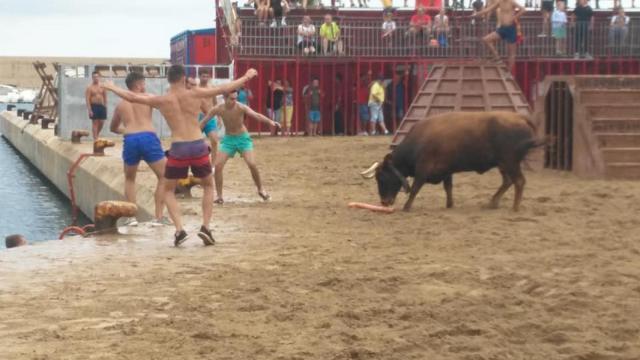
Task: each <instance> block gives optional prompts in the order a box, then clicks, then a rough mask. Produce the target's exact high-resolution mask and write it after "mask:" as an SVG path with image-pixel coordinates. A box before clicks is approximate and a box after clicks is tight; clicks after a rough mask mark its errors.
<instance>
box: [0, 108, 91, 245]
mask: <svg viewBox="0 0 640 360" xmlns="http://www.w3.org/2000/svg"><path fill="white" fill-rule="evenodd" d="M18 105H19V108H24V109H31V108H32V105H31V104H18ZM5 109H6V104H1V103H0V112H2V111H4V110H5ZM0 174H2V177H1V179H2V180H0V249H4V247H5V246H4V238H5V236H7V235H10V234H22V235H24V236H25V237H26V238H27V240H29V242H31V243H33V242H38V241H43V240H53V239H57V238H58V235H59V234H60V231H61V230H62V229H63V228H65V227H66V226H68V225H69V224H70V223H71V206H70V204H69V200H68V199H67V198H66V197H65V196H64V195H63V194H62V193H61V192H60V191H58V189H57V188H56V187H55V186H54V185H53V184H52V183H50V182H49V181H48V180H47V179H46V178H45V177H44V176H42V175H41V174H40V172H38V170H37V169H36V168H35V167H33V166H32V165H31V164H30V163H29V162H28V161H27V160H26V159H25V158H24V157H22V156H21V155H20V154H19V153H18V152H17V151H16V150H15V149H14V148H13V147H12V146H11V145H10V144H9V142H8V141H7V140H6V139H5V138H4V137H1V136H0ZM87 221H88V220H87V219H86V218H82V219H80V222H81V223H87Z"/></svg>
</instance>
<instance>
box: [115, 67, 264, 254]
mask: <svg viewBox="0 0 640 360" xmlns="http://www.w3.org/2000/svg"><path fill="white" fill-rule="evenodd" d="M256 75H258V72H257V71H255V70H254V69H249V70H248V71H247V73H246V74H245V75H244V76H243V77H241V78H239V79H237V80H234V81H232V82H230V83H227V84H224V85H221V86H216V87H212V88H208V89H203V88H201V87H195V88H192V89H187V88H186V84H185V80H186V78H185V70H184V67H183V66H182V65H172V66H171V67H170V68H169V70H168V71H167V80H168V81H169V84H170V88H169V91H168V92H167V93H166V94H165V95H153V96H149V95H143V94H138V93H134V92H131V91H127V90H124V89H121V88H119V87H117V86H115V85H114V84H113V82H108V83H106V84H104V85H103V87H104V88H105V89H107V90H110V91H113V92H114V93H115V94H116V95H118V96H120V97H121V98H123V99H125V100H127V101H130V102H132V103H136V104H144V105H148V106H151V107H153V108H156V109H158V110H160V113H162V116H164V118H165V120H166V121H167V124H168V125H169V128H170V129H171V138H172V143H171V148H170V150H169V151H168V152H167V165H166V167H165V172H164V177H165V179H166V181H165V187H164V190H165V193H164V201H165V204H166V205H167V209H168V210H169V215H171V220H173V223H174V224H175V227H176V233H175V235H174V245H175V246H179V245H180V244H182V243H183V242H185V241H186V240H187V238H188V237H189V235H188V234H187V232H186V231H185V230H184V228H183V226H182V214H181V211H180V206H179V205H178V202H177V201H176V196H175V194H174V191H175V188H176V185H177V182H178V180H179V179H184V178H186V177H187V175H188V174H189V168H191V172H192V173H193V176H195V177H197V178H200V179H201V182H202V188H203V190H204V195H203V196H202V226H201V227H200V231H199V232H198V237H200V239H202V241H203V242H204V244H205V245H213V244H214V243H215V240H214V239H213V236H212V235H211V231H210V230H209V223H210V222H211V215H212V212H213V177H212V175H211V162H210V161H209V146H208V145H207V143H206V142H205V141H204V139H203V138H202V130H201V129H200V127H199V126H198V113H199V111H200V104H201V102H202V99H211V98H212V97H214V96H216V95H218V94H222V93H225V92H229V91H232V90H234V89H238V88H240V87H241V86H242V85H244V84H245V83H246V82H247V81H249V80H250V79H252V78H254V77H255V76H256Z"/></svg>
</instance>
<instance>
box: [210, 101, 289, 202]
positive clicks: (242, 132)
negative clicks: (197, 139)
mask: <svg viewBox="0 0 640 360" xmlns="http://www.w3.org/2000/svg"><path fill="white" fill-rule="evenodd" d="M215 116H218V117H220V118H221V119H222V122H223V123H224V128H225V134H224V137H223V138H222V140H221V141H220V149H219V150H220V151H219V152H218V155H217V157H216V164H215V165H216V171H215V178H216V192H217V194H218V197H217V199H216V201H215V202H216V203H217V204H223V203H224V200H223V198H222V169H223V168H224V165H225V164H226V163H227V160H229V158H230V157H233V156H234V155H235V154H236V152H238V153H240V155H242V157H243V158H244V161H245V162H246V163H247V166H248V167H249V170H250V171H251V176H252V177H253V182H254V183H255V184H256V188H258V195H260V197H261V198H262V199H263V200H264V201H267V200H269V198H270V196H269V194H268V193H267V191H266V190H265V189H264V187H263V186H262V182H261V180H260V172H258V167H257V166H256V162H255V155H254V153H253V140H251V136H250V135H249V132H248V131H247V127H246V126H244V118H245V116H248V117H250V118H252V119H255V120H257V121H262V122H264V123H266V124H268V125H269V126H273V127H280V124H278V123H277V122H275V121H272V120H271V119H269V118H268V117H266V116H264V115H262V114H259V113H257V112H255V111H253V110H252V109H251V108H250V107H248V106H246V105H244V104H241V103H239V102H238V92H237V91H235V90H232V91H231V92H229V93H225V95H224V103H222V104H220V105H216V106H215V107H214V108H213V109H211V111H209V113H208V114H207V116H206V118H205V121H203V122H202V124H200V126H201V127H205V126H206V125H207V122H209V121H216V120H215Z"/></svg>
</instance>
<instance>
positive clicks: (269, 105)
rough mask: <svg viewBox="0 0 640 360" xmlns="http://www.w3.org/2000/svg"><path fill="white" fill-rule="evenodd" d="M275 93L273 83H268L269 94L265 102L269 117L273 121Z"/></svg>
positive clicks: (269, 81) (266, 95)
mask: <svg viewBox="0 0 640 360" xmlns="http://www.w3.org/2000/svg"><path fill="white" fill-rule="evenodd" d="M272 93H273V82H272V81H271V80H268V81H267V93H266V94H265V100H266V105H267V117H268V118H269V119H271V120H273V102H272V101H271V95H273V94H272Z"/></svg>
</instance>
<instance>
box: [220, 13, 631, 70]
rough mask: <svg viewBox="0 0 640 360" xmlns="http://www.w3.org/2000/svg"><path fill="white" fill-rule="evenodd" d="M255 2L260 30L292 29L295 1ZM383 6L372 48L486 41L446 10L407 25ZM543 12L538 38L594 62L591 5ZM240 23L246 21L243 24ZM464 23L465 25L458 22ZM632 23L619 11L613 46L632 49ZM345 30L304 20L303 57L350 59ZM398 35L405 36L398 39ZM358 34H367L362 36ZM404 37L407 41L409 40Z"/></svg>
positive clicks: (327, 20) (299, 28) (330, 22)
mask: <svg viewBox="0 0 640 360" xmlns="http://www.w3.org/2000/svg"><path fill="white" fill-rule="evenodd" d="M250 1H251V4H253V5H254V7H255V8H256V11H255V12H256V16H257V19H258V24H259V26H266V25H267V23H268V22H269V21H271V24H270V26H271V27H281V26H287V22H286V16H287V14H288V13H289V11H290V9H291V8H292V6H299V5H297V4H296V3H295V2H294V1H291V2H289V0H250ZM362 1H363V0H360V3H361V4H363V6H364V3H363V2H362ZM294 4H296V5H294ZM383 4H384V9H383V11H382V21H381V25H378V26H380V29H381V35H380V38H381V39H382V40H381V41H379V42H376V41H375V40H370V41H367V44H370V45H367V46H374V47H375V46H377V47H380V48H384V47H386V48H394V49H396V50H399V51H401V50H403V49H406V48H407V45H412V46H417V47H422V46H426V47H434V48H447V47H449V46H451V44H452V42H451V39H452V38H453V37H454V36H455V37H457V36H465V37H467V38H468V37H469V36H472V37H473V36H476V37H479V36H481V35H480V34H475V33H468V31H467V30H464V31H463V30H460V29H458V28H457V27H456V32H455V33H454V32H453V31H452V28H453V26H452V25H451V23H450V18H449V16H448V15H447V13H446V10H445V8H444V7H442V8H441V9H440V11H439V12H438V13H437V14H435V15H433V18H432V17H431V16H430V15H429V14H428V13H427V11H426V9H425V8H424V7H422V6H419V7H418V8H417V9H416V10H415V13H414V14H413V15H412V16H411V17H410V21H409V22H408V24H407V23H404V22H403V21H400V22H398V19H397V15H396V12H395V9H393V8H392V7H391V4H392V3H391V2H390V1H387V0H384V1H383ZM303 5H304V3H303ZM307 5H308V4H307ZM470 6H471V7H472V9H473V14H475V13H478V12H479V11H480V10H482V9H483V7H484V4H483V1H482V0H474V1H471V2H470ZM541 9H542V14H543V22H542V27H541V29H542V32H540V33H539V34H538V37H549V38H551V39H553V40H552V41H553V42H554V43H555V46H553V43H551V46H550V47H549V49H550V52H551V54H553V53H554V48H555V55H557V56H565V55H567V54H568V53H570V52H569V51H571V50H573V51H574V56H575V57H576V58H586V59H591V58H592V55H591V54H589V52H588V49H589V46H590V40H591V39H592V38H593V37H594V35H593V31H594V14H593V9H592V8H591V6H590V5H589V0H577V1H576V5H575V8H574V9H572V10H571V11H567V3H566V2H565V0H544V1H542V7H541ZM490 17H491V16H490V15H489V16H484V17H482V18H480V19H476V18H475V17H474V18H471V19H470V20H469V21H468V22H463V23H462V26H469V24H470V25H471V26H475V25H476V24H478V23H484V21H485V20H487V19H488V18H490ZM316 21H317V20H316ZM238 22H240V20H239V19H238ZM458 24H460V23H459V22H458ZM629 24H630V19H629V17H628V16H626V15H625V13H624V9H622V8H621V7H619V8H616V9H615V10H614V13H613V14H612V17H611V23H610V29H609V34H608V46H610V47H614V48H623V47H624V46H625V45H629V41H628V37H629V36H628V34H629ZM528 25H532V24H528ZM343 26H345V25H344V24H343V25H341V24H340V22H339V21H336V20H335V19H334V18H333V17H332V15H331V14H326V15H324V19H323V22H322V23H320V24H318V25H314V21H313V19H312V18H311V17H310V16H308V15H305V16H303V17H302V21H301V22H300V23H299V24H297V25H295V28H294V29H295V33H296V41H295V44H296V47H297V48H298V49H299V50H300V52H301V54H303V55H329V56H340V55H344V54H345V53H346V52H345V50H346V49H345V47H346V45H347V44H346V41H345V38H344V31H343ZM363 26H369V25H363ZM519 26H520V25H519ZM236 27H237V29H236V32H235V33H236V35H235V36H234V38H232V45H234V46H240V41H239V40H238V38H239V37H240V34H241V29H240V25H239V24H237V25H236ZM357 29H358V28H357V27H355V28H353V29H352V28H349V35H348V36H349V38H348V40H349V42H350V43H351V42H352V41H354V40H353V39H352V38H353V36H354V32H353V31H351V30H357ZM461 29H462V28H461ZM464 29H466V28H464ZM537 29H540V27H537ZM533 30H534V27H527V28H525V30H523V32H524V31H527V32H531V31H533ZM461 31H462V33H464V35H463V34H462V33H461ZM519 31H520V30H519ZM398 33H399V35H396V34H398ZM358 34H361V33H360V32H359V33H358ZM403 34H404V39H405V40H403V36H402V35H403ZM534 34H535V33H534ZM526 35H527V34H524V33H523V35H522V37H523V38H526ZM569 37H571V39H572V41H571V42H568V41H567V40H568V38H569ZM606 37H607V36H605V38H606ZM406 39H410V40H406ZM465 41H466V40H465ZM527 41H531V40H527ZM600 41H602V40H600ZM465 44H466V42H465ZM545 44H547V43H545ZM568 46H570V47H571V49H568ZM551 54H549V52H547V53H545V54H544V55H546V56H548V55H551Z"/></svg>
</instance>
